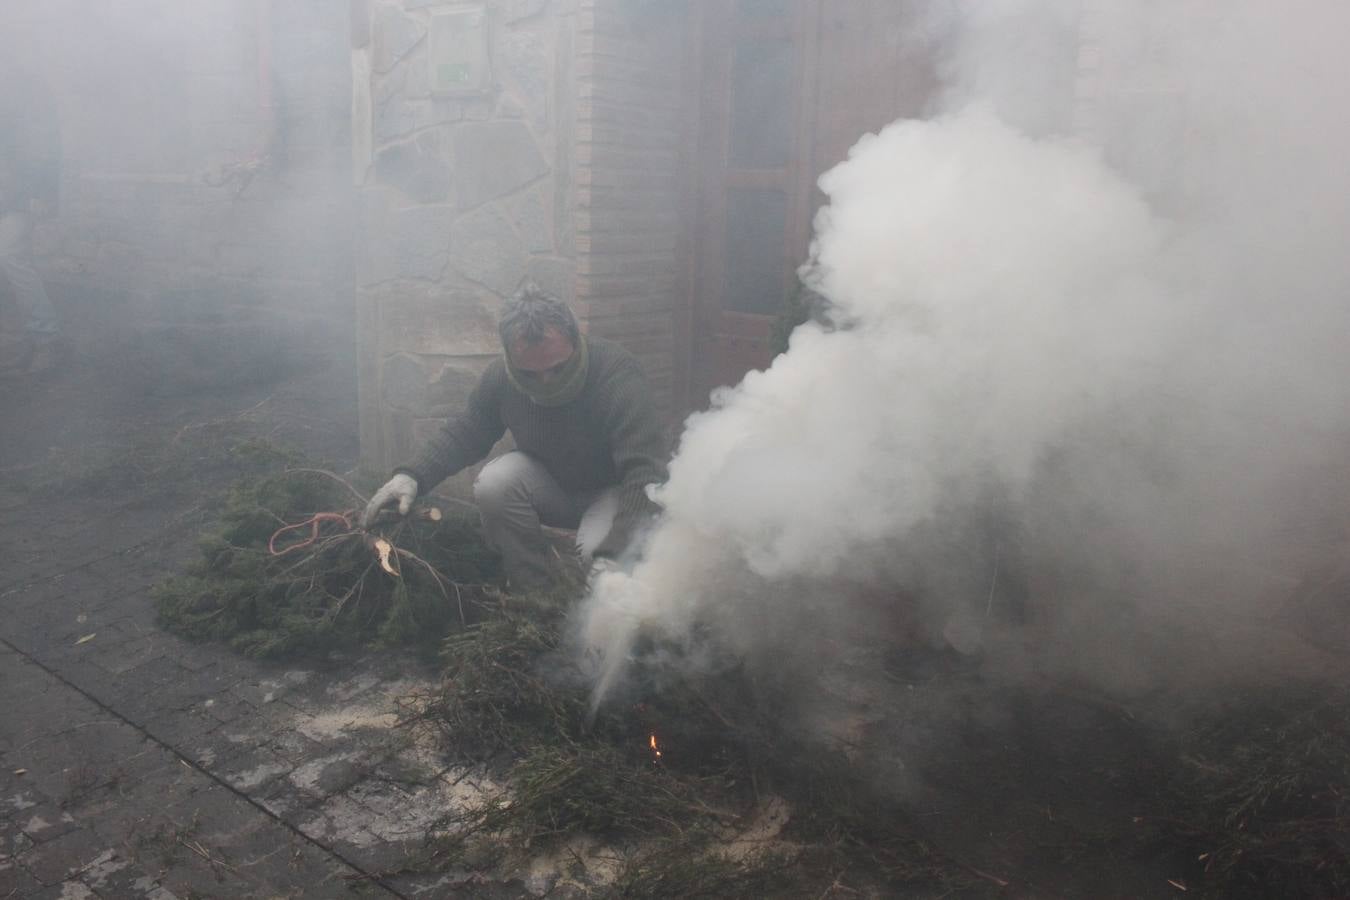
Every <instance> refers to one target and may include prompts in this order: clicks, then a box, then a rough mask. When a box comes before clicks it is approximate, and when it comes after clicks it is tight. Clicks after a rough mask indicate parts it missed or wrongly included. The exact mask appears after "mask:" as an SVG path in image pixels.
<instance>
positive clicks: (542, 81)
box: [496, 28, 555, 125]
mask: <svg viewBox="0 0 1350 900" xmlns="http://www.w3.org/2000/svg"><path fill="white" fill-rule="evenodd" d="M554 52H555V50H554V46H553V43H552V41H551V40H549V38H548V37H547V36H546V35H545V33H544V32H543V31H542V30H540V29H537V28H521V29H512V30H510V31H506V32H504V33H503V34H502V35H501V37H500V39H499V40H498V42H497V47H496V60H497V66H498V71H499V72H500V73H501V77H502V81H503V83H504V84H506V85H509V86H510V87H511V88H514V92H515V94H516V96H517V97H518V98H519V99H520V100H521V101H522V102H523V103H524V104H525V106H526V109H527V111H528V113H529V117H530V119H531V121H533V122H536V123H538V124H540V125H546V124H547V123H548V121H549V103H550V99H551V98H552V97H553V71H554V68H555V66H554Z"/></svg>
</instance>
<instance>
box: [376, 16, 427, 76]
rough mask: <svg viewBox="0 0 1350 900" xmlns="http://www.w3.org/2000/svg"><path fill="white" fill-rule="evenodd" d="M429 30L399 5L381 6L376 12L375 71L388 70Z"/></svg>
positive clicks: (418, 42) (410, 50)
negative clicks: (406, 13) (405, 13)
mask: <svg viewBox="0 0 1350 900" xmlns="http://www.w3.org/2000/svg"><path fill="white" fill-rule="evenodd" d="M426 34H427V30H426V29H425V28H423V27H422V24H421V23H420V22H418V21H417V20H416V19H413V18H412V17H410V16H406V15H404V14H403V13H402V11H400V10H399V9H398V8H397V7H393V6H381V7H380V8H379V11H378V12H376V14H375V71H377V72H388V71H389V70H390V69H392V68H393V67H394V66H395V65H397V64H398V61H399V60H401V59H403V57H405V56H407V55H408V54H409V53H410V52H412V49H413V48H414V47H416V46H417V45H418V44H420V43H421V42H422V39H423V38H425V37H426Z"/></svg>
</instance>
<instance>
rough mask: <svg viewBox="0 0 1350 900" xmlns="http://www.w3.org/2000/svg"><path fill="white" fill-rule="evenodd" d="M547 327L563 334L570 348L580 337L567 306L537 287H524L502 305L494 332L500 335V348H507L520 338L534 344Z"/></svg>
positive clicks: (575, 318)
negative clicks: (569, 343)
mask: <svg viewBox="0 0 1350 900" xmlns="http://www.w3.org/2000/svg"><path fill="white" fill-rule="evenodd" d="M550 328H556V329H558V330H559V331H561V332H562V333H563V334H565V335H567V338H568V340H570V341H571V342H572V343H573V344H574V345H575V344H576V343H577V341H578V340H579V339H580V336H581V329H580V328H579V327H578V326H577V317H576V316H574V315H573V314H572V309H571V307H569V306H568V305H567V304H566V303H564V302H563V301H561V300H559V299H558V298H557V297H554V296H553V295H552V294H547V293H545V292H544V291H543V290H542V289H541V288H540V287H539V286H538V285H536V284H527V285H525V286H524V287H523V288H521V289H520V290H519V291H516V293H514V294H512V295H511V296H510V297H508V298H507V299H506V302H505V303H504V304H502V314H501V318H499V319H498V320H497V333H498V334H500V335H501V338H502V346H503V347H510V346H511V345H512V344H513V343H515V342H516V341H518V340H522V339H523V340H524V341H525V343H527V344H535V343H538V342H539V341H542V340H543V339H544V335H545V334H546V333H547V332H548V330H549V329H550Z"/></svg>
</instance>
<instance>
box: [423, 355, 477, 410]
mask: <svg viewBox="0 0 1350 900" xmlns="http://www.w3.org/2000/svg"><path fill="white" fill-rule="evenodd" d="M480 374H481V373H480V372H479V371H478V369H470V368H465V367H464V366H457V365H446V366H445V367H443V368H442V369H441V371H440V372H439V373H438V374H437V375H436V377H435V378H434V379H433V380H432V382H431V383H430V384H428V385H427V394H426V400H425V403H426V406H425V410H426V412H427V414H428V415H433V416H445V417H449V416H452V415H455V414H457V413H458V412H460V411H461V410H462V409H464V407H465V405H466V404H467V403H468V401H469V394H471V393H472V392H473V389H474V387H475V386H476V385H477V384H478V378H479V375H480Z"/></svg>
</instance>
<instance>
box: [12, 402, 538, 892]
mask: <svg viewBox="0 0 1350 900" xmlns="http://www.w3.org/2000/svg"><path fill="white" fill-rule="evenodd" d="M255 399H256V398H253V397H245V398H239V399H238V400H237V401H236V402H237V403H238V404H239V405H240V406H241V407H244V406H245V405H246V404H251V403H253V402H254V401H255ZM6 412H7V413H8V412H9V411H6ZM23 412H24V410H23V409H19V410H17V414H16V415H8V416H7V420H6V421H7V424H13V423H14V422H15V421H16V419H17V420H20V421H21V420H22V414H23ZM199 415H200V414H199ZM173 425H174V426H178V425H179V422H178V421H174V422H173ZM209 496H210V494H209V492H208V491H206V490H205V489H204V488H203V487H202V486H200V485H179V486H177V487H170V488H169V489H165V490H160V491H157V492H155V493H154V494H153V495H152V494H147V493H138V492H135V491H123V492H121V493H116V492H113V493H106V494H100V495H96V496H85V497H60V496H42V497H36V496H30V495H25V494H23V493H22V492H16V491H14V490H12V489H10V490H6V488H5V485H4V482H3V480H0V900H3V898H8V897H14V898H30V897H31V898H47V897H53V898H56V897H60V898H82V897H100V898H119V897H148V898H154V900H168V898H173V897H178V898H183V900H187V898H212V897H221V898H225V897H229V898H235V897H243V898H248V897H257V898H273V897H340V896H370V897H379V896H404V897H415V896H426V897H438V898H439V897H457V896H464V897H470V896H472V897H490V896H501V897H516V896H525V895H530V894H534V893H538V892H541V891H542V890H544V888H546V887H547V885H544V884H542V883H541V884H538V885H535V884H526V883H518V882H513V883H509V884H497V885H490V884H484V883H481V882H480V881H477V880H476V879H475V877H474V876H472V875H471V874H469V873H449V874H444V875H438V876H435V877H430V876H397V875H395V876H391V877H386V878H377V877H376V873H382V872H394V871H397V870H398V869H399V868H400V867H401V865H402V864H403V863H404V862H405V861H406V860H407V859H408V858H409V856H410V855H412V854H415V853H417V852H418V850H419V849H420V847H421V846H422V839H423V836H424V834H425V832H426V829H427V827H428V826H429V825H430V824H431V823H432V822H433V821H435V820H436V819H437V817H439V816H441V815H443V814H444V813H445V812H446V811H447V810H448V809H450V808H451V807H452V806H453V804H455V803H456V802H461V801H462V800H464V799H465V798H468V797H472V796H474V795H475V791H476V790H477V785H476V782H475V780H474V777H473V776H472V775H470V774H469V773H466V772H465V771H464V770H462V769H457V768H454V767H453V766H450V765H448V764H447V762H446V761H445V760H444V758H443V754H441V753H440V752H439V750H438V747H437V745H436V742H435V740H434V734H432V733H428V732H426V731H419V730H418V728H417V727H409V726H401V725H400V724H399V723H400V721H401V712H402V711H404V710H406V709H407V708H408V704H409V703H412V702H415V700H414V699H412V698H414V697H415V695H416V693H417V691H418V690H419V689H423V688H426V687H427V686H429V685H430V683H431V678H432V674H433V673H432V672H430V671H429V670H427V669H426V668H424V667H421V666H419V664H418V663H417V662H416V661H415V660H413V659H410V658H404V657H399V656H396V655H386V656H372V657H370V658H366V659H354V660H348V661H336V662H332V663H325V668H322V669H316V668H298V667H278V666H272V665H267V664H262V663H257V662H253V661H249V660H246V659H243V658H240V657H239V656H237V655H235V654H233V653H231V652H229V651H228V650H225V649H223V648H220V647H215V646H210V645H198V644H191V643H188V642H185V641H183V640H180V639H178V638H176V637H174V636H173V635H170V634H167V633H165V632H163V631H161V630H159V629H158V628H157V627H156V626H155V624H154V613H153V605H152V603H151V601H150V599H149V588H150V586H151V585H153V584H154V583H155V582H156V581H158V580H160V579H161V578H163V577H165V576H166V575H169V574H172V573H173V572H175V571H177V570H178V569H179V568H180V567H181V565H182V564H183V563H184V562H185V561H186V560H188V559H189V558H191V556H193V555H194V554H195V552H196V544H195V542H196V536H197V534H198V533H199V532H200V530H201V528H202V527H203V526H204V525H206V524H207V523H208V522H209V515H208V512H207V509H208V508H209V507H211V506H212V504H211V502H210V501H209V500H208V499H207V498H208V497H209Z"/></svg>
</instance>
